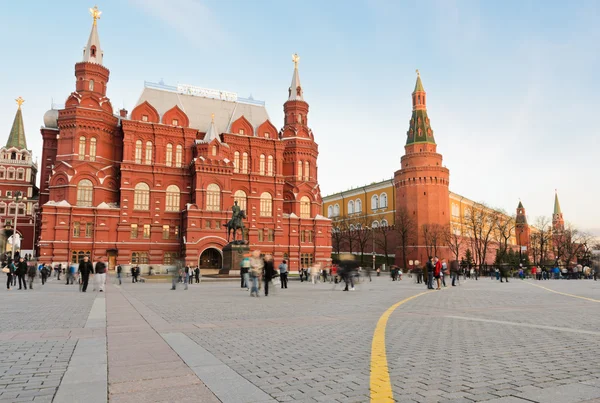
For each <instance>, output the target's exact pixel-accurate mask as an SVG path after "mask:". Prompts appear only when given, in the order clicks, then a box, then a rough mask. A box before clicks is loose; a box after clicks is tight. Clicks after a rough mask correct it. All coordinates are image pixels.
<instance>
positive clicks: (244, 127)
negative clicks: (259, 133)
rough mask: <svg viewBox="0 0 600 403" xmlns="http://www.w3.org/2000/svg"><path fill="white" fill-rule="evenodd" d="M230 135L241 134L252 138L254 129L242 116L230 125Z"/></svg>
mask: <svg viewBox="0 0 600 403" xmlns="http://www.w3.org/2000/svg"><path fill="white" fill-rule="evenodd" d="M230 132H231V133H234V134H242V135H245V136H254V128H253V127H252V125H251V124H250V122H249V121H248V119H246V118H245V117H243V116H240V117H239V118H238V119H237V120H236V121H235V122H233V123H232V124H231V130H230Z"/></svg>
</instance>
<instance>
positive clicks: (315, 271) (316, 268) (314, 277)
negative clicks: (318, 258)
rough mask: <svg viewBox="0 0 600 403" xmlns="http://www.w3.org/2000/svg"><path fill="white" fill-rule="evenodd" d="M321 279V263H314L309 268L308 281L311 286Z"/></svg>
mask: <svg viewBox="0 0 600 403" xmlns="http://www.w3.org/2000/svg"><path fill="white" fill-rule="evenodd" d="M320 277H321V263H315V264H314V265H312V267H311V268H310V281H311V282H312V283H313V284H316V283H318V282H319V278H320Z"/></svg>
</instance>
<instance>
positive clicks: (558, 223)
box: [552, 192, 565, 234]
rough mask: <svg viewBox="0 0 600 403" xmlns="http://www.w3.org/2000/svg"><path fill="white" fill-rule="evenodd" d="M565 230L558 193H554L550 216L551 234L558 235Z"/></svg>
mask: <svg viewBox="0 0 600 403" xmlns="http://www.w3.org/2000/svg"><path fill="white" fill-rule="evenodd" d="M564 229H565V220H564V218H563V213H562V211H561V209H560V203H559V202H558V192H555V193H554V213H553V214H552V232H553V233H554V234H560V233H561V232H562V231H563V230H564Z"/></svg>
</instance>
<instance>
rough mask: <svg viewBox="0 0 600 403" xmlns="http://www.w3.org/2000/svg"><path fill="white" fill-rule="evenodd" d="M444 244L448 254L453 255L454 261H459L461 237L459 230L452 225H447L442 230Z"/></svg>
mask: <svg viewBox="0 0 600 403" xmlns="http://www.w3.org/2000/svg"><path fill="white" fill-rule="evenodd" d="M443 238H444V243H445V244H446V246H447V247H448V249H450V252H452V254H453V255H454V259H455V260H456V261H459V260H460V257H459V255H460V248H461V247H462V244H463V239H464V238H463V236H462V234H461V232H460V228H456V227H453V226H452V224H449V225H447V226H446V227H445V228H444V237H443Z"/></svg>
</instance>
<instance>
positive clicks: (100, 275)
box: [94, 256, 106, 292]
mask: <svg viewBox="0 0 600 403" xmlns="http://www.w3.org/2000/svg"><path fill="white" fill-rule="evenodd" d="M104 259H105V257H104V256H101V257H100V259H99V260H98V262H97V263H96V267H95V268H94V273H95V274H96V276H95V277H94V280H96V287H98V290H99V291H100V292H104V284H106V263H104ZM96 287H94V289H95V288H96Z"/></svg>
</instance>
